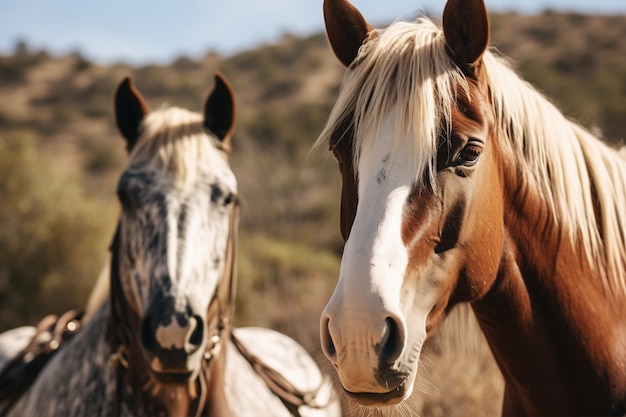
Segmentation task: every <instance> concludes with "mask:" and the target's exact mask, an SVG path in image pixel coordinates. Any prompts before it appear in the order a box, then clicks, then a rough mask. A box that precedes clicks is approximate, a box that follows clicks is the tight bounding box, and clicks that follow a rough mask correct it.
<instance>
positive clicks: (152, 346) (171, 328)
mask: <svg viewBox="0 0 626 417" xmlns="http://www.w3.org/2000/svg"><path fill="white" fill-rule="evenodd" d="M173 302H174V300H173V299H165V300H162V301H161V302H159V303H152V305H151V306H150V308H148V311H147V312H146V314H145V315H144V317H143V319H142V320H141V323H140V327H139V339H140V341H141V345H142V347H143V349H144V351H145V352H146V353H147V354H148V356H151V357H156V358H158V359H159V360H160V362H161V366H162V367H163V368H164V369H168V368H171V369H179V368H185V367H186V366H187V365H186V364H187V359H188V357H189V356H190V355H192V354H194V353H196V352H197V351H198V350H199V349H200V348H201V347H202V346H203V342H204V338H205V330H204V329H205V323H204V319H203V318H202V317H201V316H199V315H197V314H192V312H191V309H190V308H187V309H186V311H184V312H180V311H174V309H173V308H168V306H171V307H173Z"/></svg>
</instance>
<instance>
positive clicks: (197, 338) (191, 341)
mask: <svg viewBox="0 0 626 417" xmlns="http://www.w3.org/2000/svg"><path fill="white" fill-rule="evenodd" d="M189 326H190V333H189V336H188V338H187V343H186V344H185V350H186V351H187V352H188V353H192V352H195V351H196V350H198V348H199V347H200V346H201V345H202V341H203V340H204V321H203V320H202V317H200V316H193V317H192V318H191V319H190V320H189Z"/></svg>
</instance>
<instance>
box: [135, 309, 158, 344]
mask: <svg viewBox="0 0 626 417" xmlns="http://www.w3.org/2000/svg"><path fill="white" fill-rule="evenodd" d="M139 340H140V341H141V345H142V346H143V347H144V349H145V350H146V351H149V352H154V351H155V350H156V348H157V342H156V337H155V326H154V319H153V318H152V316H146V317H144V319H143V320H142V321H141V325H140V327H139Z"/></svg>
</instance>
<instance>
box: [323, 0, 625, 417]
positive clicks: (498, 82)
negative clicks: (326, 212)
mask: <svg viewBox="0 0 626 417" xmlns="http://www.w3.org/2000/svg"><path fill="white" fill-rule="evenodd" d="M324 16H325V21H326V30H327V34H328V38H329V42H330V44H331V46H332V49H333V50H334V52H335V55H336V56H337V58H339V60H340V61H341V62H342V63H343V64H344V65H345V66H346V67H347V71H346V74H345V78H344V81H343V84H342V87H341V90H340V93H339V96H338V98H337V102H336V104H335V106H334V108H333V110H332V111H331V114H330V116H329V120H328V122H327V124H326V127H325V128H324V130H323V132H322V133H321V135H320V138H319V139H318V142H317V144H318V145H319V144H322V143H323V144H329V145H330V149H331V150H332V152H333V154H334V155H335V157H336V159H337V160H338V162H339V169H340V171H341V177H342V180H343V190H342V195H341V233H342V235H343V238H344V240H345V247H344V252H343V257H342V261H341V269H340V274H339V280H338V283H337V287H336V289H335V291H334V293H333V295H332V297H331V298H330V301H329V302H328V305H327V306H326V308H325V309H324V311H323V313H322V318H321V342H322V348H323V350H324V353H325V355H326V356H327V357H328V359H330V361H331V362H332V364H333V365H334V366H335V368H336V370H337V372H338V375H339V378H340V380H341V384H342V385H343V388H344V390H345V391H346V392H347V394H348V396H349V397H351V398H352V399H353V400H355V401H356V403H358V404H361V405H364V406H374V407H381V406H387V405H394V404H405V400H406V399H407V398H408V397H409V396H410V394H411V393H412V390H413V384H414V381H415V379H416V375H417V373H418V372H420V367H419V365H418V364H419V361H420V356H421V355H420V353H421V351H422V349H423V347H424V346H425V345H426V344H428V343H429V341H430V340H432V339H431V336H432V335H433V334H434V332H435V331H436V329H437V328H438V327H440V325H441V323H442V321H443V320H444V319H445V317H446V315H447V313H448V312H449V311H450V310H451V309H452V308H453V307H454V306H455V305H456V304H458V303H464V302H466V303H470V305H471V307H472V309H473V311H474V313H475V315H476V317H477V319H478V321H479V324H480V327H481V329H482V331H483V333H484V335H485V336H486V339H487V341H488V343H489V346H490V348H491V350H492V352H493V355H494V357H495V359H496V361H497V364H498V366H499V368H500V370H501V371H502V374H503V376H504V379H505V394H504V403H503V409H502V413H503V414H505V415H551V416H555V415H624V413H626V164H625V162H624V160H623V159H621V158H619V156H618V154H617V153H616V152H615V151H614V150H612V149H610V148H609V147H607V146H606V145H604V144H603V143H602V142H601V141H600V140H599V139H597V138H595V137H594V136H593V135H592V134H590V133H589V132H588V131H587V130H585V129H584V128H582V127H581V126H579V125H577V124H576V123H574V122H572V121H570V120H568V119H566V118H565V117H564V116H563V115H562V114H561V113H560V112H559V111H558V110H557V109H556V108H555V107H554V106H553V105H552V104H551V103H550V101H549V100H548V99H546V98H545V97H543V96H542V95H541V94H539V93H538V92H537V91H536V90H535V89H534V88H533V87H532V86H530V85H529V84H528V83H526V82H525V81H523V80H522V79H521V78H520V77H519V76H518V75H517V74H516V73H515V72H514V71H513V70H512V69H511V68H510V66H509V65H507V63H506V61H505V60H503V59H501V58H499V57H497V56H496V55H495V54H494V53H492V52H491V51H489V49H488V44H489V19H488V15H487V12H486V9H485V5H484V4H483V1H482V0H449V1H448V2H447V4H446V7H445V10H444V13H443V24H442V26H443V27H442V28H439V27H438V26H437V25H436V24H434V23H433V22H431V21H430V20H429V19H427V18H425V17H421V18H418V19H417V20H416V21H415V22H395V23H393V24H392V25H390V26H389V27H387V28H386V29H382V30H377V29H374V28H372V26H371V25H369V24H368V23H367V21H366V20H365V19H364V18H363V16H362V15H361V13H360V12H359V11H358V10H357V9H356V8H355V7H354V6H353V5H352V4H350V3H349V2H348V1H347V0H325V2H324ZM382 410H383V412H389V413H390V414H391V413H393V412H394V411H395V408H394V407H389V408H382Z"/></svg>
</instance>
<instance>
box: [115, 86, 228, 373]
mask: <svg viewBox="0 0 626 417" xmlns="http://www.w3.org/2000/svg"><path fill="white" fill-rule="evenodd" d="M115 114H116V119H117V125H118V128H119V130H120V131H121V133H122V135H123V136H124V138H125V139H126V143H127V150H128V152H129V161H128V165H127V166H126V168H125V170H124V172H123V173H122V175H121V177H120V179H119V182H118V186H117V195H118V198H119V201H120V204H121V207H122V210H121V216H120V222H119V230H118V248H117V249H116V251H117V254H116V256H117V265H113V268H117V271H116V272H117V274H118V276H119V282H120V288H121V292H122V294H123V297H124V298H125V300H124V301H125V303H126V305H127V306H128V309H129V310H132V312H133V314H134V315H135V317H136V320H137V323H136V324H135V325H134V326H132V327H134V329H133V332H136V333H135V334H134V335H133V336H134V337H137V338H138V340H139V343H138V344H139V345H140V347H141V350H142V352H143V354H144V355H143V356H144V358H145V359H146V365H147V367H148V368H149V369H150V371H151V373H152V375H153V376H154V377H155V378H156V379H157V380H159V381H162V382H174V383H186V382H187V381H189V380H192V379H194V378H195V377H196V376H197V375H198V372H199V370H200V368H201V366H202V360H203V359H202V358H203V357H204V356H205V354H206V353H207V351H208V350H209V349H210V346H209V344H210V343H212V342H211V341H210V340H209V339H211V336H212V334H211V329H213V328H214V327H215V325H214V324H212V318H210V317H208V311H209V309H210V307H211V310H213V309H212V305H213V304H214V303H213V302H212V301H213V300H215V299H216V296H217V295H216V294H217V292H218V289H219V283H220V281H221V280H222V278H223V277H224V276H225V275H228V274H229V271H228V269H229V268H230V266H229V265H228V264H229V262H228V260H227V253H228V251H229V249H228V245H229V236H230V234H231V233H235V231H233V230H231V229H232V228H233V221H232V216H233V212H234V206H235V205H236V201H237V197H236V196H237V181H236V178H235V176H234V174H233V172H232V171H231V169H230V166H229V164H228V159H227V157H228V153H229V150H230V139H231V136H232V133H233V129H234V118H235V117H234V116H235V104H234V96H233V93H232V89H231V87H230V85H229V83H228V81H227V80H226V79H225V78H224V77H223V76H222V75H220V74H217V75H216V76H215V87H214V90H213V91H212V92H211V94H210V95H209V96H208V98H207V100H206V104H205V108H204V114H199V113H192V112H189V111H187V110H183V109H180V108H163V109H161V110H157V111H153V112H149V111H148V106H147V105H146V103H145V101H144V99H143V98H142V96H141V94H140V93H139V92H138V91H137V89H136V88H135V87H134V86H133V84H132V82H131V80H130V79H129V78H127V79H125V80H124V81H123V82H122V83H121V84H120V86H119V87H118V90H117V93H116V96H115ZM114 256H115V254H114ZM113 302H115V300H113ZM135 329H136V330H135ZM213 336H215V335H213Z"/></svg>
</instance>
